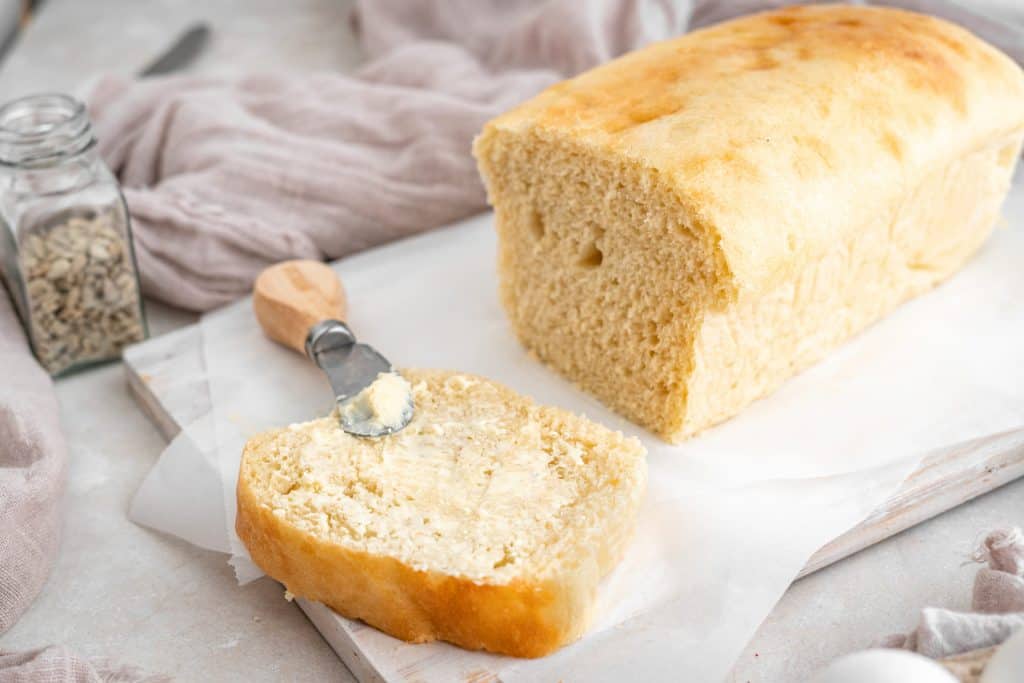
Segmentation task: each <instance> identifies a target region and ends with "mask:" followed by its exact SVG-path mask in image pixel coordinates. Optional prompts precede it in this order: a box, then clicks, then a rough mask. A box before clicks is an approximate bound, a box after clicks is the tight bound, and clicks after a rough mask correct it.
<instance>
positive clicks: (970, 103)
mask: <svg viewBox="0 0 1024 683" xmlns="http://www.w3.org/2000/svg"><path fill="white" fill-rule="evenodd" d="M524 128H531V129H535V130H537V131H543V132H544V133H545V134H548V135H557V136H558V137H559V138H560V139H571V140H574V141H576V142H578V143H580V144H583V145H586V146H588V147H592V148H595V149H600V150H602V151H603V152H606V153H608V154H614V155H622V156H623V157H626V158H629V159H634V160H637V161H639V162H640V163H642V164H643V165H644V166H645V167H648V168H653V169H657V171H658V172H659V173H660V174H662V175H664V176H665V178H666V179H667V180H668V181H669V182H670V183H672V184H673V185H674V186H675V187H677V188H679V192H680V198H681V199H682V200H683V202H684V204H685V205H686V206H687V208H688V209H689V210H690V211H691V212H692V213H693V215H694V216H698V217H699V218H700V220H701V222H702V223H704V224H706V225H707V226H709V227H711V228H712V229H713V230H714V231H715V232H716V233H717V241H718V243H719V247H720V249H721V250H722V251H723V252H724V255H725V257H726V260H727V264H728V268H729V272H730V277H731V279H732V280H733V285H734V286H735V287H746V288H752V287H766V286H768V285H769V284H771V283H777V282H779V281H780V280H782V279H784V278H785V277H786V276H787V275H789V274H791V273H792V270H793V268H794V267H800V266H801V265H802V264H803V263H805V262H806V259H807V258H808V257H810V256H813V255H817V254H820V253H821V251H822V250H824V249H827V248H828V247H829V246H830V245H831V244H832V243H833V242H834V240H835V238H836V236H837V235H840V234H842V233H843V232H844V231H845V229H846V226H847V225H848V224H851V223H852V224H854V225H857V224H862V223H863V222H865V221H867V220H871V219H872V218H874V214H875V213H877V210H878V207H879V206H880V205H881V204H884V203H885V202H886V201H887V200H888V199H889V198H891V197H893V196H894V195H897V194H898V193H899V192H901V191H902V189H903V185H904V183H906V182H907V181H912V180H913V179H914V178H915V177H917V176H919V175H921V174H922V173H925V172H927V171H928V170H930V169H931V168H932V167H933V166H934V165H935V163H937V162H942V161H943V160H946V159H949V158H952V157H956V156H959V155H960V154H965V153H968V152H970V151H973V150H976V149H979V148H981V147H984V146H985V145H986V144H988V143H990V142H992V141H995V140H1000V139H1003V138H1006V137H1007V136H1010V135H1011V134H1014V133H1018V132H1020V131H1021V130H1022V129H1024V74H1022V72H1021V69H1020V67H1018V66H1017V65H1016V64H1015V63H1014V62H1013V61H1012V60H1011V59H1010V58H1009V57H1007V56H1006V55H1004V54H1002V53H1001V52H999V51H998V50H996V49H995V48H993V47H992V46H990V45H988V44H987V43H985V42H983V41H981V40H979V39H977V38H976V37H975V36H973V35H972V34H970V33H969V32H968V31H966V30H964V29H962V28H960V27H958V26H955V25H953V24H951V23H949V22H946V21H942V20H940V19H936V18H934V17H929V16H925V15H922V14H915V13H912V12H906V11H902V10H896V9H889V8H880V7H856V6H849V5H819V6H797V7H790V8H786V9H783V10H780V11H776V12H768V13H763V14H756V15H752V16H749V17H742V18H740V19H736V20H733V21H728V22H725V23H723V24H719V25H717V26H712V27H710V28H707V29H703V30H700V31H696V32H694V33H691V34H687V35H685V36H682V37H680V38H676V39H673V40H669V41H666V42H663V43H659V44H655V45H652V46H650V47H647V48H645V49H643V50H640V51H637V52H634V53H631V54H628V55H625V56H623V57H621V58H619V59H616V60H615V61H613V62H610V63H608V64H605V65H603V66H600V67H598V68H596V69H593V70H592V71H589V72H587V73H584V74H582V75H580V76H578V77H576V78H573V79H570V80H567V81H564V82H562V83H559V84H557V85H554V86H552V87H550V88H548V89H547V90H546V91H544V92H543V93H541V94H540V95H538V96H537V97H535V98H534V99H532V100H530V101H529V102H526V103H524V104H523V105H521V106H519V107H517V108H516V109H513V110H512V111H510V112H508V113H506V114H504V115H502V116H500V117H498V118H497V119H495V120H493V121H492V122H490V123H489V124H488V125H487V129H486V130H488V131H493V130H501V129H505V130H520V131H521V130H523V129H524ZM485 134H486V133H485ZM823 202H827V205H824V204H823ZM765 223H770V224H771V225H772V226H773V229H771V230H765V229H764V224H765Z"/></svg>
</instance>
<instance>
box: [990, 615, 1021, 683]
mask: <svg viewBox="0 0 1024 683" xmlns="http://www.w3.org/2000/svg"><path fill="white" fill-rule="evenodd" d="M1021 681H1024V628H1020V629H1017V632H1016V633H1014V634H1013V635H1012V636H1010V637H1009V638H1008V639H1007V641H1006V642H1005V643H1003V644H1002V645H1000V646H999V649H997V650H996V653H995V654H994V655H992V659H990V660H988V664H987V665H986V666H985V673H983V674H982V675H981V683H1021Z"/></svg>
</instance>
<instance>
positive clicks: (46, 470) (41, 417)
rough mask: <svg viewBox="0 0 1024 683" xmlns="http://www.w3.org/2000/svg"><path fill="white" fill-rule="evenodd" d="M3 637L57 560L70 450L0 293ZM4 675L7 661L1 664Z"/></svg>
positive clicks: (52, 400) (46, 383)
mask: <svg viewBox="0 0 1024 683" xmlns="http://www.w3.org/2000/svg"><path fill="white" fill-rule="evenodd" d="M0 368H3V375H4V376H3V381H0V633H3V632H4V631H6V630H7V629H9V628H10V627H11V626H12V625H13V624H14V622H15V621H17V620H18V617H20V616H21V614H22V612H24V611H25V609H26V608H27V607H28V605H29V604H30V603H31V601H32V600H33V599H34V598H35V596H36V594H37V593H39V591H40V589H41V588H42V587H43V583H44V582H45V581H46V577H47V575H48V574H49V573H50V567H51V566H52V565H53V561H54V559H55V558H56V556H57V544H58V542H59V538H60V523H61V515H60V512H61V510H60V496H61V492H62V491H63V489H64V476H65V465H66V462H67V447H66V446H65V443H64V435H63V434H62V433H61V431H60V422H59V419H58V414H57V397H56V396H55V395H54V393H53V383H52V382H51V381H50V378H49V376H48V375H47V374H46V373H45V372H44V371H43V369H42V368H41V367H39V365H37V364H36V363H35V362H34V361H33V360H32V357H31V355H29V350H28V345H27V344H26V342H25V335H24V334H23V333H22V330H21V327H20V325H19V324H18V320H17V318H16V317H15V314H14V311H13V310H12V308H11V303H10V300H9V299H8V297H7V295H6V293H5V292H0ZM0 670H2V664H0Z"/></svg>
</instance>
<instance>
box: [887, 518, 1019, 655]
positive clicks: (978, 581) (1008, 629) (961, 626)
mask: <svg viewBox="0 0 1024 683" xmlns="http://www.w3.org/2000/svg"><path fill="white" fill-rule="evenodd" d="M972 559H973V560H974V561H975V562H979V563H984V564H986V565H987V566H985V567H982V568H981V569H979V570H978V573H977V574H975V576H974V591H973V599H972V603H971V609H972V610H974V611H973V612H955V611H953V610H948V609H942V608H938V607H926V608H924V609H923V610H921V617H920V620H919V621H918V624H917V627H916V628H915V629H914V630H913V631H911V632H910V633H909V634H906V635H903V634H897V635H894V636H889V637H888V638H886V639H885V641H884V642H883V644H884V645H885V646H886V647H901V648H905V649H908V650H913V651H914V652H918V653H920V654H923V655H925V656H926V657H932V658H933V659H942V658H944V657H950V656H954V655H959V654H962V653H964V652H969V651H971V650H979V649H981V648H987V647H991V646H993V645H998V644H1000V643H1002V642H1003V641H1004V640H1006V639H1007V638H1009V637H1010V636H1011V635H1013V633H1014V632H1016V630H1017V629H1019V628H1022V627H1024V533H1022V532H1021V530H1020V528H1017V527H1012V528H1008V529H996V530H995V531H992V532H990V533H989V534H987V535H986V536H985V540H983V541H982V543H981V545H980V546H979V547H978V550H977V551H976V552H975V553H974V556H973V558H972Z"/></svg>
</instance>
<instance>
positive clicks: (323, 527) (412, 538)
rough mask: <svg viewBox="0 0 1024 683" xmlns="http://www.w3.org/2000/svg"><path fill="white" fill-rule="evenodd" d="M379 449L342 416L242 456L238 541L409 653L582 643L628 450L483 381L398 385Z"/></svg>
mask: <svg viewBox="0 0 1024 683" xmlns="http://www.w3.org/2000/svg"><path fill="white" fill-rule="evenodd" d="M403 375H404V376H405V377H406V378H407V379H408V380H409V381H410V382H411V383H412V385H413V399H414V402H415V405H416V414H415V416H414V417H413V420H412V422H410V423H409V425H408V426H407V427H406V428H405V429H403V430H402V431H400V432H398V433H396V434H393V435H389V436H385V437H381V438H376V439H366V438H359V437H354V436H351V435H349V434H347V433H345V432H344V431H342V430H341V428H340V427H339V424H338V419H337V416H336V415H331V416H328V417H325V418H322V419H319V420H313V421H311V422H307V423H303V424H295V425H291V426H289V427H287V428H284V429H280V430H277V431H274V432H270V433H268V434H264V435H261V436H258V437H256V438H254V439H252V440H251V441H250V442H249V443H248V444H247V445H246V447H245V452H244V454H243V457H242V465H241V470H240V473H239V481H238V521H237V530H238V533H239V536H240V537H241V538H242V540H243V542H245V544H246V546H247V547H248V548H249V551H250V553H251V554H252V557H253V560H254V561H255V562H256V563H257V564H258V565H259V566H260V567H261V568H263V569H264V571H266V572H267V573H268V574H269V575H270V576H273V577H274V578H276V579H278V580H280V581H282V582H283V583H284V584H285V586H286V587H287V588H288V590H289V591H290V592H292V593H294V594H295V595H298V596H302V597H306V598H309V599H313V600H320V601H323V602H325V603H326V604H328V605H330V606H331V607H333V608H334V609H336V610H337V611H339V612H341V613H342V614H345V615H347V616H350V617H355V618H360V619H363V620H365V621H367V622H368V623H370V624H372V625H374V626H377V627H379V628H381V629H383V630H385V631H387V632H389V633H391V634H393V635H396V636H398V637H401V638H405V639H406V640H416V641H421V640H433V639H435V638H440V639H444V640H448V641H451V642H454V643H456V644H459V645H462V646H464V647H468V648H474V649H478V648H483V649H488V650H491V651H494V652H502V653H505V654H512V655H518V656H539V655H541V654H545V653H546V652H549V651H551V650H552V649H554V648H557V647H558V646H560V645H562V644H564V643H565V642H568V641H570V640H572V639H574V638H577V637H578V636H579V635H580V634H581V633H582V632H583V629H584V628H585V627H586V624H587V622H588V621H589V618H590V612H591V604H592V602H593V599H594V594H595V591H596V587H597V582H598V580H599V579H600V578H601V576H603V575H604V574H605V573H607V572H608V571H609V570H610V569H611V567H612V566H613V565H614V564H615V563H616V562H617V561H618V559H619V558H620V557H621V555H622V553H623V551H624V548H625V545H626V543H627V541H628V538H629V536H630V534H631V532H632V529H633V527H634V523H635V518H636V511H637V508H638V506H639V504H640V501H641V498H642V496H643V491H644V488H645V483H646V462H645V452H644V449H643V447H642V446H641V445H640V443H639V441H637V440H636V439H635V438H626V437H625V436H623V435H622V434H621V433H620V432H615V431H612V430H609V429H607V428H605V427H602V426H601V425H598V424H595V423H593V422H591V421H589V420H587V419H585V418H582V417H578V416H576V415H573V414H571V413H569V412H567V411H564V410H561V409H557V408H552V407H545V406H539V405H537V404H535V403H534V402H533V401H531V400H530V399H528V398H526V397H523V396H521V395H519V394H517V393H515V392H513V391H511V390H510V389H508V388H506V387H504V386H501V385H500V384H497V383H495V382H492V381H490V380H487V379H484V378H481V377H477V376H471V375H465V374H459V373H452V372H445V371H427V370H408V371H403Z"/></svg>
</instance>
